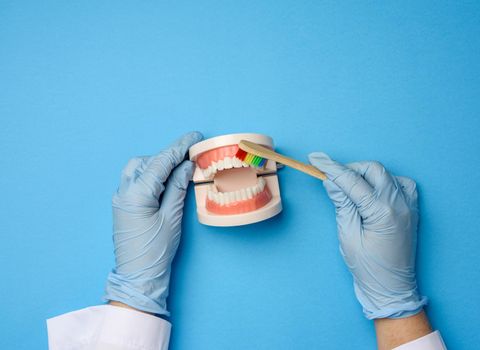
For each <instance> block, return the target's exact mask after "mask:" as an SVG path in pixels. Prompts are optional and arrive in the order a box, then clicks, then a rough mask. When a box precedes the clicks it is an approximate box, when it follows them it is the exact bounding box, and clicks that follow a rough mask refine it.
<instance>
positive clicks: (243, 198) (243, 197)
mask: <svg viewBox="0 0 480 350" xmlns="http://www.w3.org/2000/svg"><path fill="white" fill-rule="evenodd" d="M237 192H238V193H240V198H241V200H242V201H244V200H246V199H247V191H245V189H244V188H242V190H241V191H237Z"/></svg>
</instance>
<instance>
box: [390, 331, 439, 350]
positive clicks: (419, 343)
mask: <svg viewBox="0 0 480 350" xmlns="http://www.w3.org/2000/svg"><path fill="white" fill-rule="evenodd" d="M393 350H447V347H446V346H445V343H444V342H443V339H442V336H441V335H440V332H439V331H435V332H432V333H430V334H427V335H425V336H423V337H421V338H418V339H415V340H413V341H411V342H409V343H406V344H403V345H400V346H398V347H396V348H394V349H393Z"/></svg>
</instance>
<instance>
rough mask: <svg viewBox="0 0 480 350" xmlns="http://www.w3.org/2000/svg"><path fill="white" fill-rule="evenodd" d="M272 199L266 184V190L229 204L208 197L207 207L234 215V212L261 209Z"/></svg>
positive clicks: (218, 212)
mask: <svg viewBox="0 0 480 350" xmlns="http://www.w3.org/2000/svg"><path fill="white" fill-rule="evenodd" d="M271 199H272V194H271V193H270V191H269V190H268V187H267V186H265V188H264V190H263V191H262V192H260V193H259V194H257V195H256V196H255V197H253V198H252V199H246V200H244V201H236V202H233V203H229V204H227V205H220V204H217V203H215V202H214V201H211V200H210V199H208V197H207V201H206V204H205V206H206V208H207V210H208V211H209V212H211V213H214V214H219V215H232V214H242V213H248V212H250V211H254V210H257V209H260V208H261V207H263V206H264V205H266V204H267V203H268V202H270V200H271Z"/></svg>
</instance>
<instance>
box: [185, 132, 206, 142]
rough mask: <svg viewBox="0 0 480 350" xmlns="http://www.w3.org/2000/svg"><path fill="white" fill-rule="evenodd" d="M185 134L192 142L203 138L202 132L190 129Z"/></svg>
mask: <svg viewBox="0 0 480 350" xmlns="http://www.w3.org/2000/svg"><path fill="white" fill-rule="evenodd" d="M185 136H186V137H188V138H189V140H191V142H192V144H193V143H197V142H199V141H202V140H203V134H202V133H201V132H200V131H190V132H189V133H187V134H186V135H185Z"/></svg>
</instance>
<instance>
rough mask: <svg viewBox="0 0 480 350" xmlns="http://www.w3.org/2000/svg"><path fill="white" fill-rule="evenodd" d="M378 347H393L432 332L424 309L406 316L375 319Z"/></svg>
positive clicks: (381, 349)
mask: <svg viewBox="0 0 480 350" xmlns="http://www.w3.org/2000/svg"><path fill="white" fill-rule="evenodd" d="M375 332H376V333H377V343H378V349H379V350H383V349H392V348H394V347H397V346H399V345H402V344H405V343H408V342H411V341H413V340H415V339H418V338H421V337H423V336H425V335H427V334H430V333H432V328H431V326H430V323H429V322H428V318H427V315H426V314H425V312H424V311H423V310H420V312H418V313H417V314H415V315H413V316H409V317H405V318H394V319H392V318H379V319H376V320H375Z"/></svg>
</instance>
